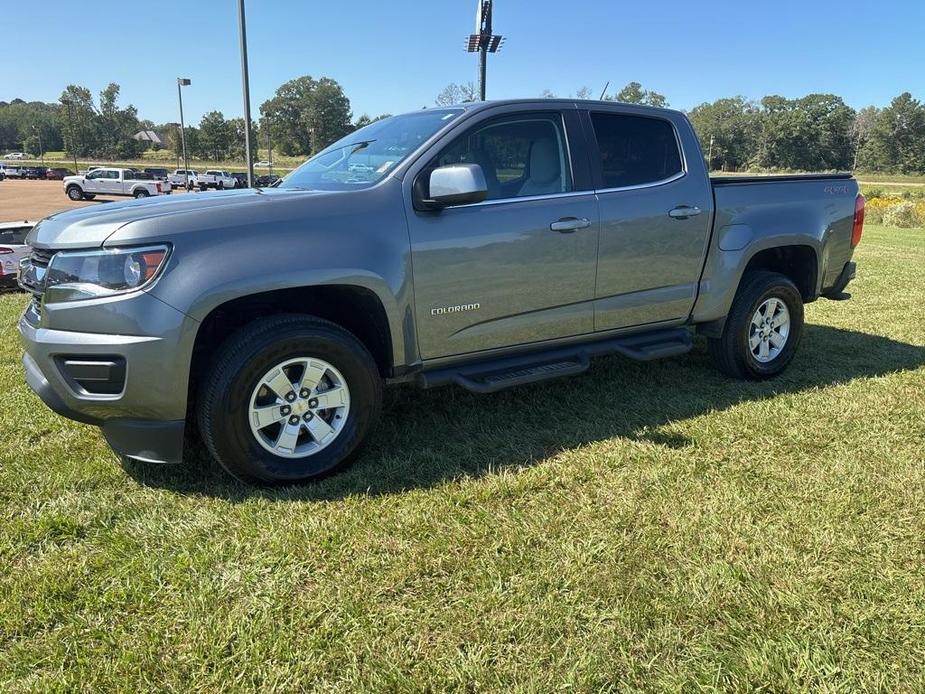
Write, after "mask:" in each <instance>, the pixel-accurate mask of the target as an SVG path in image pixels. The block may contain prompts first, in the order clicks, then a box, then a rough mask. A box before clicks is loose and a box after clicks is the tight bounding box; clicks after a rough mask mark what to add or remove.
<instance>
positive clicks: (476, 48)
mask: <svg viewBox="0 0 925 694" xmlns="http://www.w3.org/2000/svg"><path fill="white" fill-rule="evenodd" d="M477 3H478V4H477V7H476V11H475V33H474V34H470V35H469V39H468V41H467V42H466V51H467V52H469V53H478V54H479V98H480V99H481V100H482V101H485V93H486V85H485V82H486V73H487V71H488V54H489V53H497V52H498V51H499V50H500V49H501V44H502V43H503V41H504V37H503V36H501V35H500V34H492V33H491V11H492V0H477Z"/></svg>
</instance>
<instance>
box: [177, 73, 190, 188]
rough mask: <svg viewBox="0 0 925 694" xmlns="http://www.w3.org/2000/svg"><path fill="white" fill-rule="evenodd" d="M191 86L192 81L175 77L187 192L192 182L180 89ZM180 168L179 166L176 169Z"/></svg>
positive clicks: (181, 90)
mask: <svg viewBox="0 0 925 694" xmlns="http://www.w3.org/2000/svg"><path fill="white" fill-rule="evenodd" d="M191 84H192V80H189V79H187V78H186V77H177V99H178V100H179V101H180V141H181V142H182V143H183V166H185V167H186V168H185V169H184V170H183V171H184V174H183V177H184V178H185V179H186V186H184V187H185V188H186V189H187V190H192V187H193V182H192V181H190V177H189V155H187V153H186V123H185V122H184V121H183V89H182V87H188V86H190V85H191ZM177 168H178V169H179V168H180V167H179V166H178V167H177Z"/></svg>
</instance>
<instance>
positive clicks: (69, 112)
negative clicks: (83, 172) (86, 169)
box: [62, 98, 80, 174]
mask: <svg viewBox="0 0 925 694" xmlns="http://www.w3.org/2000/svg"><path fill="white" fill-rule="evenodd" d="M62 101H63V102H64V103H65V104H66V105H67V120H68V122H69V123H70V124H71V153H72V154H73V155H74V173H75V174H77V173H80V172H79V171H78V170H77V135H76V133H75V131H74V111H73V109H72V108H71V107H72V106H73V103H74V102H73V101H72V100H71V99H70V98H64V99H62Z"/></svg>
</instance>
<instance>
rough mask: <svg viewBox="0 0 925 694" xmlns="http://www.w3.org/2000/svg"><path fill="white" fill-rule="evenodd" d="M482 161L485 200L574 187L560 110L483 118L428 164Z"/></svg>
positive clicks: (428, 169) (563, 191)
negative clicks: (485, 190)
mask: <svg viewBox="0 0 925 694" xmlns="http://www.w3.org/2000/svg"><path fill="white" fill-rule="evenodd" d="M450 164H478V165H479V166H480V167H481V169H482V173H483V174H484V175H485V181H486V183H487V184H488V195H487V196H486V198H485V199H486V200H503V199H507V198H519V197H527V196H533V195H552V194H555V193H567V192H569V191H571V190H572V179H571V172H570V167H569V163H568V157H567V155H566V147H565V135H564V132H563V129H562V120H561V118H560V117H559V116H553V115H545V114H543V115H537V114H520V115H516V116H507V117H504V118H501V119H496V120H493V121H490V122H488V123H483V124H480V125H478V126H476V127H475V128H473V129H472V130H470V131H469V132H467V133H465V134H463V135H461V136H460V137H458V138H457V139H456V140H454V141H453V142H452V143H451V144H450V145H448V146H447V147H446V148H445V149H444V150H443V151H442V152H441V153H440V154H438V155H437V157H436V158H435V159H434V161H433V162H432V163H431V166H429V167H428V168H427V172H428V176H427V178H429V171H431V170H433V169H434V168H436V167H438V166H447V165H450Z"/></svg>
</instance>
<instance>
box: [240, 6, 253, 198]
mask: <svg viewBox="0 0 925 694" xmlns="http://www.w3.org/2000/svg"><path fill="white" fill-rule="evenodd" d="M238 28H239V30H240V38H241V86H242V88H243V90H244V156H245V157H247V187H248V188H253V187H254V157H253V156H251V88H250V83H249V81H248V78H247V25H246V23H245V21H244V0H238Z"/></svg>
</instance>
